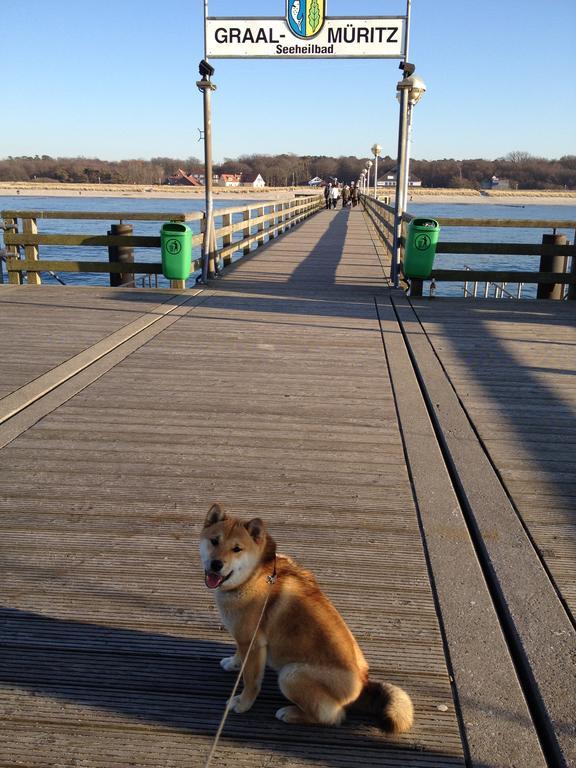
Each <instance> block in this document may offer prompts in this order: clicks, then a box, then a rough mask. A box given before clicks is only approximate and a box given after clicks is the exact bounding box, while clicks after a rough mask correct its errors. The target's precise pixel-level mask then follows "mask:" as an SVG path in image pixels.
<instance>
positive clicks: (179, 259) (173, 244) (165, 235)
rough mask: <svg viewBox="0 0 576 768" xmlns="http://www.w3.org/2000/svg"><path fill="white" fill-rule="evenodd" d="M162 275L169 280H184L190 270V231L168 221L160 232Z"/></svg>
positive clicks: (174, 222) (182, 225)
mask: <svg viewBox="0 0 576 768" xmlns="http://www.w3.org/2000/svg"><path fill="white" fill-rule="evenodd" d="M160 247H161V250H162V274H163V275H164V277H167V278H168V279H169V280H186V279H187V278H188V277H190V271H191V269H192V230H191V229H190V227H187V226H186V224H180V223H178V222H176V221H170V222H167V223H166V224H163V225H162V229H161V230H160Z"/></svg>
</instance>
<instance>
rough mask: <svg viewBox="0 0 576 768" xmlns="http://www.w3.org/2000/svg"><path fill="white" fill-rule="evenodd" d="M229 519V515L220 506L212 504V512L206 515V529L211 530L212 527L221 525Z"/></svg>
mask: <svg viewBox="0 0 576 768" xmlns="http://www.w3.org/2000/svg"><path fill="white" fill-rule="evenodd" d="M227 517H228V515H227V514H226V512H225V511H224V509H223V508H222V507H221V506H220V504H212V506H211V507H210V511H209V512H208V514H207V515H206V520H204V528H209V527H210V526H211V525H215V524H216V523H221V522H222V520H226V519H227Z"/></svg>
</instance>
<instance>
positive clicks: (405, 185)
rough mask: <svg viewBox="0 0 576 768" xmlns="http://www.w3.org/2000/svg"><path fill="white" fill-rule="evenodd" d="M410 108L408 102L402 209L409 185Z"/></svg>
mask: <svg viewBox="0 0 576 768" xmlns="http://www.w3.org/2000/svg"><path fill="white" fill-rule="evenodd" d="M412 110H413V106H412V104H410V102H408V117H407V125H406V160H405V162H404V174H403V176H402V195H403V200H404V211H406V208H408V199H409V198H408V187H409V185H410V141H411V138H412Z"/></svg>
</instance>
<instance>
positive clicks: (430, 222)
mask: <svg viewBox="0 0 576 768" xmlns="http://www.w3.org/2000/svg"><path fill="white" fill-rule="evenodd" d="M410 224H412V226H414V227H426V228H428V229H436V227H438V226H440V225H439V224H438V222H437V221H436V219H412V221H411V222H410Z"/></svg>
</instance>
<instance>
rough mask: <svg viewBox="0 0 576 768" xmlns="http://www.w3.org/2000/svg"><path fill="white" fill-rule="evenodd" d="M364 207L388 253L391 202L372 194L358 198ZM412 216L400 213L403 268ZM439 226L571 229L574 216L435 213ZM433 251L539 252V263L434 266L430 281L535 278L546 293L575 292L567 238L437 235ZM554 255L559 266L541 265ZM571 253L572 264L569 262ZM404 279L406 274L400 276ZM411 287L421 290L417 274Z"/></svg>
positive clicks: (572, 249) (575, 264)
mask: <svg viewBox="0 0 576 768" xmlns="http://www.w3.org/2000/svg"><path fill="white" fill-rule="evenodd" d="M362 202H363V203H364V208H365V210H366V212H367V214H368V216H369V217H370V219H371V221H372V222H373V224H374V226H375V227H376V229H377V231H378V234H379V236H380V238H381V240H382V241H383V243H384V245H385V246H386V249H387V251H388V253H389V255H390V257H391V254H392V241H393V236H394V208H393V207H392V206H390V205H387V204H386V203H383V202H381V201H379V200H375V199H374V198H372V197H367V196H364V197H363V198H362ZM413 218H414V217H413V216H410V215H409V214H405V215H404V216H403V217H402V238H401V241H400V269H401V271H402V275H403V274H404V273H403V266H404V250H405V246H406V237H407V229H408V224H409V223H410V222H411V221H412V219H413ZM437 221H438V223H439V224H440V226H441V227H496V228H499V229H500V228H501V229H507V228H508V229H509V228H515V229H524V228H531V229H540V230H543V229H544V230H551V231H554V232H555V230H556V229H572V230H574V229H576V221H573V220H560V221H548V220H533V221H532V220H526V219H522V220H514V219H455V218H438V219H437ZM436 253H437V254H440V253H452V254H459V255H482V256H502V255H506V256H509V257H510V260H511V261H512V260H513V258H514V257H515V256H539V257H540V263H539V269H537V270H534V271H524V270H523V271H519V270H510V269H509V270H495V269H470V268H466V269H433V270H432V273H431V275H430V280H432V279H434V281H435V282H462V283H466V282H472V283H474V282H476V283H478V282H480V283H495V284H497V285H501V284H505V283H536V284H538V285H539V286H549V289H548V290H547V294H549V296H547V297H550V298H562V296H563V291H564V288H563V286H565V285H568V286H569V291H568V298H576V258H575V257H576V246H574V245H570V244H568V243H567V244H565V245H564V244H546V243H508V242H506V243H504V242H502V243H486V242H462V241H458V242H447V241H444V240H440V241H439V242H438V245H437V247H436ZM547 259H548V260H549V261H550V260H554V264H555V265H558V264H561V269H558V270H550V269H549V268H547V267H546V260H547ZM570 259H571V268H569V263H570ZM404 279H405V280H406V281H407V282H408V278H404ZM409 282H410V291H411V294H412V295H421V294H422V283H423V281H422V280H419V279H412V280H410V281H409Z"/></svg>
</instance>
